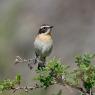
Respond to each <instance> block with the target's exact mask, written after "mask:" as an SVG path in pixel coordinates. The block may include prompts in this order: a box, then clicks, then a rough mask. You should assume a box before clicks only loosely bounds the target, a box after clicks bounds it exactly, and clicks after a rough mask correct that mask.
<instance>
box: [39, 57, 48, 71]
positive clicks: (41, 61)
mask: <svg viewBox="0 0 95 95" xmlns="http://www.w3.org/2000/svg"><path fill="white" fill-rule="evenodd" d="M45 62H46V57H43V58H40V61H39V62H38V70H40V69H43V67H45Z"/></svg>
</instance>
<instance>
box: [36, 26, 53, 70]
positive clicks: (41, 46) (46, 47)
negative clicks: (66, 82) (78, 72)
mask: <svg viewBox="0 0 95 95" xmlns="http://www.w3.org/2000/svg"><path fill="white" fill-rule="evenodd" d="M52 29H53V26H50V25H48V24H43V25H41V27H40V28H39V31H38V33H37V35H36V37H35V40H34V50H35V59H36V60H35V63H36V62H37V60H39V62H38V69H40V68H43V67H45V64H46V58H47V57H48V56H49V55H50V54H51V51H52V49H53V39H52Z"/></svg>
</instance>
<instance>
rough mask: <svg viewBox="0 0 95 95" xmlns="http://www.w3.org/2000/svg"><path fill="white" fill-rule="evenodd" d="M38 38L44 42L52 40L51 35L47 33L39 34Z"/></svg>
mask: <svg viewBox="0 0 95 95" xmlns="http://www.w3.org/2000/svg"><path fill="white" fill-rule="evenodd" d="M36 39H39V40H41V41H43V42H49V41H51V40H52V38H51V35H45V34H40V35H38V36H37V37H36Z"/></svg>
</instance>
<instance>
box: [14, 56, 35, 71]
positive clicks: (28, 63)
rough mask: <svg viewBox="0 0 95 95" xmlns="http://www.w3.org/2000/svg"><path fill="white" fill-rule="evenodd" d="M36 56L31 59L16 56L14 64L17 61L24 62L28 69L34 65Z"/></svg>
mask: <svg viewBox="0 0 95 95" xmlns="http://www.w3.org/2000/svg"><path fill="white" fill-rule="evenodd" d="M36 60H37V59H36V58H32V59H27V60H26V59H22V58H21V57H20V56H16V59H15V61H14V64H19V63H25V64H27V65H28V67H29V68H30V70H31V69H32V68H33V67H34V66H35V65H36V62H35V61H36Z"/></svg>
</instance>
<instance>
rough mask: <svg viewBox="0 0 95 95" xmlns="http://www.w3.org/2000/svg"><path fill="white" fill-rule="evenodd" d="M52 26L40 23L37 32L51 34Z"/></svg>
mask: <svg viewBox="0 0 95 95" xmlns="http://www.w3.org/2000/svg"><path fill="white" fill-rule="evenodd" d="M52 28H53V26H49V25H47V24H43V25H41V27H40V29H39V32H38V34H46V35H48V34H51V31H52Z"/></svg>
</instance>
